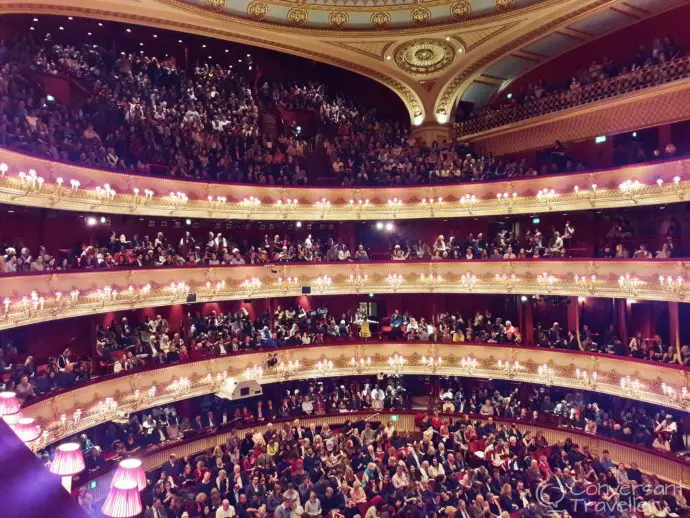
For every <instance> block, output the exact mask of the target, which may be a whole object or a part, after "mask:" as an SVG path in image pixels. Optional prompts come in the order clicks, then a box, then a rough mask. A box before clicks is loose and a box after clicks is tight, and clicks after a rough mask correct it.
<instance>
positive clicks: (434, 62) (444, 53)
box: [395, 39, 455, 74]
mask: <svg viewBox="0 0 690 518" xmlns="http://www.w3.org/2000/svg"><path fill="white" fill-rule="evenodd" d="M453 59H455V50H454V49H453V47H452V45H450V44H448V43H446V42H445V41H443V40H437V39H423V40H414V41H410V42H407V43H405V44H403V45H401V46H400V47H398V48H397V49H396V51H395V62H396V64H397V65H398V66H399V67H400V68H402V69H403V70H405V71H406V72H410V73H412V74H433V73H434V72H438V71H439V70H441V69H443V68H445V67H447V66H448V65H450V64H451V63H452V61H453Z"/></svg>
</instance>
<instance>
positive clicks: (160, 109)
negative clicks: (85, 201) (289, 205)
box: [0, 39, 306, 185]
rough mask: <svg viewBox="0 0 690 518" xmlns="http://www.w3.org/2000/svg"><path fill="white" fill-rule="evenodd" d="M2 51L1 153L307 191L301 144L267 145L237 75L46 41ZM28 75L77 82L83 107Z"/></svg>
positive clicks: (287, 140) (280, 141)
mask: <svg viewBox="0 0 690 518" xmlns="http://www.w3.org/2000/svg"><path fill="white" fill-rule="evenodd" d="M23 45H24V46H26V47H29V49H30V50H33V53H32V56H33V58H32V61H28V62H27V61H14V60H12V59H11V58H12V57H14V56H22V57H25V55H26V52H20V50H24V51H26V49H24V48H22V49H12V50H10V51H8V52H6V53H5V55H6V57H7V58H8V59H6V62H5V63H3V64H1V65H0V66H1V67H2V71H3V76H4V81H3V82H2V83H0V95H2V96H3V98H4V103H3V106H2V116H3V119H2V121H0V145H3V146H7V147H11V148H15V149H18V150H20V151H24V152H27V153H31V154H37V155H39V156H42V157H45V158H49V159H52V160H61V161H69V162H76V163H79V164H81V165H86V166H92V167H99V168H113V169H120V170H135V171H138V172H141V173H147V174H149V173H151V174H155V173H158V172H161V173H164V174H167V175H168V176H173V177H180V178H192V179H199V180H222V181H230V182H243V183H244V182H246V183H272V184H286V185H287V184H304V183H305V182H306V173H305V170H304V165H303V160H302V157H303V154H304V148H305V145H304V142H302V141H299V140H297V139H295V138H294V137H290V136H283V135H281V136H279V137H278V138H275V139H271V138H265V137H264V138H262V137H261V136H260V135H259V129H258V118H259V113H258V108H257V106H256V104H255V102H254V98H253V93H252V90H251V88H250V86H249V83H248V81H247V78H246V77H244V76H243V75H242V74H240V73H238V72H234V71H233V70H232V67H224V66H220V65H199V66H197V67H195V68H194V69H193V70H192V71H191V72H189V73H188V72H186V71H185V70H183V69H178V68H177V66H176V64H175V62H174V60H171V59H165V60H158V59H156V58H149V57H146V56H144V55H138V54H125V55H120V56H113V55H112V54H111V53H110V52H107V51H105V50H104V49H98V48H92V47H85V48H84V49H83V50H79V49H76V48H73V47H68V46H63V45H59V44H55V45H53V44H52V42H51V41H50V39H47V40H46V42H45V43H44V45H42V46H39V47H35V46H33V44H32V43H31V42H28V41H27V42H24V43H23ZM26 70H36V71H40V72H43V73H49V74H58V73H61V74H75V73H76V77H77V78H78V80H80V81H84V82H85V83H86V84H87V85H89V88H90V94H91V95H90V96H89V97H88V99H87V100H86V102H85V103H84V105H83V106H80V107H79V108H78V109H75V108H74V107H72V108H69V107H67V106H64V105H61V104H60V103H59V102H55V101H48V100H47V99H46V97H45V95H44V94H43V92H42V90H41V89H40V88H39V87H37V86H36V85H34V84H33V83H31V82H30V81H28V80H27V79H26V77H25V71H26Z"/></svg>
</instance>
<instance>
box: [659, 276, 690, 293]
mask: <svg viewBox="0 0 690 518" xmlns="http://www.w3.org/2000/svg"><path fill="white" fill-rule="evenodd" d="M684 282H685V281H684V279H683V277H682V276H680V275H678V276H677V277H675V278H674V277H672V276H671V275H668V276H666V277H664V276H663V275H659V285H660V286H661V287H662V288H663V289H664V291H667V292H669V293H677V292H679V291H681V289H682V288H683V285H684Z"/></svg>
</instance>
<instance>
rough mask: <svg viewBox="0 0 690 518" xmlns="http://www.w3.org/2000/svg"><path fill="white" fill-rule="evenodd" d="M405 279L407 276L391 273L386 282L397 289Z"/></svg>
mask: <svg viewBox="0 0 690 518" xmlns="http://www.w3.org/2000/svg"><path fill="white" fill-rule="evenodd" d="M404 281H405V278H404V277H403V276H402V275H400V274H399V273H389V274H388V275H387V276H386V282H387V283H388V284H389V285H390V286H391V287H392V288H393V289H397V288H399V287H400V286H401V285H402V283H403V282H404Z"/></svg>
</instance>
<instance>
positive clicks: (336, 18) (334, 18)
mask: <svg viewBox="0 0 690 518" xmlns="http://www.w3.org/2000/svg"><path fill="white" fill-rule="evenodd" d="M349 21H350V17H349V16H348V15H347V13H346V12H345V11H333V12H331V13H330V14H329V15H328V23H330V24H331V25H332V26H333V27H335V28H337V29H341V28H342V27H345V26H346V25H347V24H348V22H349Z"/></svg>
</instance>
